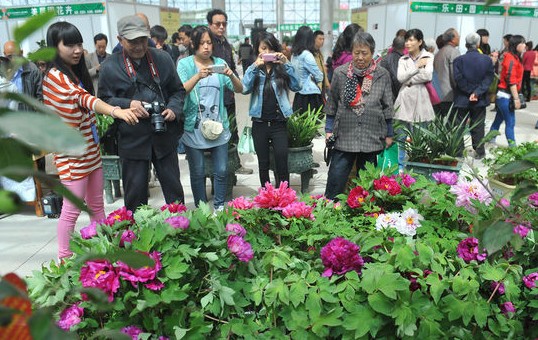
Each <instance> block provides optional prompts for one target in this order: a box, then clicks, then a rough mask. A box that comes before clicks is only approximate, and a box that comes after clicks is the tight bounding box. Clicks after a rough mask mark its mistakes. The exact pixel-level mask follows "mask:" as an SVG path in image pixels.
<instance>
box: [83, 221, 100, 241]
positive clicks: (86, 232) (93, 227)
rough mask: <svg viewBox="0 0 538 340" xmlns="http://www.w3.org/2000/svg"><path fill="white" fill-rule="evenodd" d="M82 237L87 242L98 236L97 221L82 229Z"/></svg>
mask: <svg viewBox="0 0 538 340" xmlns="http://www.w3.org/2000/svg"><path fill="white" fill-rule="evenodd" d="M80 236H82V238H83V239H85V240H88V239H90V238H92V237H94V236H97V221H92V222H91V223H90V224H89V225H87V226H86V227H84V228H82V229H80Z"/></svg>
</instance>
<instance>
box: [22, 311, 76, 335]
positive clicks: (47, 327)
mask: <svg viewBox="0 0 538 340" xmlns="http://www.w3.org/2000/svg"><path fill="white" fill-rule="evenodd" d="M28 326H29V327H30V333H31V335H32V339H35V340H48V339H58V340H64V339H65V340H68V339H76V337H75V336H74V334H70V333H66V332H64V331H62V330H61V329H60V328H58V326H57V325H56V323H55V322H54V318H53V316H52V312H51V311H50V310H49V309H46V308H41V309H37V310H35V311H34V312H33V314H32V316H31V317H30V319H29V320H28Z"/></svg>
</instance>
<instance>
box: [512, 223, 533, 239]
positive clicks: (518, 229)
mask: <svg viewBox="0 0 538 340" xmlns="http://www.w3.org/2000/svg"><path fill="white" fill-rule="evenodd" d="M529 231H530V229H529V228H527V227H525V226H524V225H522V224H519V225H517V226H515V227H514V234H518V235H519V236H521V238H525V237H527V234H528V233H529Z"/></svg>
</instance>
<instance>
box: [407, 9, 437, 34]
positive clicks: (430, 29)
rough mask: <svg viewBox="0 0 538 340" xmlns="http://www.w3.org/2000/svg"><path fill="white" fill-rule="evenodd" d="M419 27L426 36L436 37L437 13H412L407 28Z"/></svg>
mask: <svg viewBox="0 0 538 340" xmlns="http://www.w3.org/2000/svg"><path fill="white" fill-rule="evenodd" d="M413 28H418V29H419V30H421V31H422V33H423V34H424V37H425V38H430V37H431V38H435V37H436V35H435V15H432V14H431V13H412V14H411V16H410V18H409V25H408V27H407V29H413Z"/></svg>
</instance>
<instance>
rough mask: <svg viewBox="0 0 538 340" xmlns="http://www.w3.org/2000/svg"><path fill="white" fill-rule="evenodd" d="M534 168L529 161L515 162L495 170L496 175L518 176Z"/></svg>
mask: <svg viewBox="0 0 538 340" xmlns="http://www.w3.org/2000/svg"><path fill="white" fill-rule="evenodd" d="M535 167H536V166H535V165H534V163H533V162H531V161H527V160H516V161H512V162H510V163H508V164H506V165H503V166H502V167H500V168H499V169H497V173H499V174H500V175H514V174H519V173H521V172H523V171H525V170H529V169H534V168H535Z"/></svg>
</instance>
